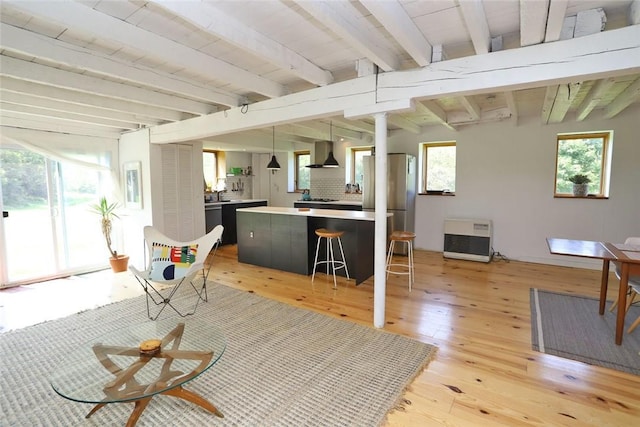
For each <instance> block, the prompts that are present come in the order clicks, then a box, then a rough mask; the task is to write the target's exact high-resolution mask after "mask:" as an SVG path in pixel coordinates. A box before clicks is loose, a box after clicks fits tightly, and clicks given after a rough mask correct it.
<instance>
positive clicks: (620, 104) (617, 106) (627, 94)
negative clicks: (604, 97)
mask: <svg viewBox="0 0 640 427" xmlns="http://www.w3.org/2000/svg"><path fill="white" fill-rule="evenodd" d="M639 98H640V79H638V80H636V81H635V82H633V83H632V84H631V85H629V87H628V88H626V89H625V90H624V91H623V92H622V93H621V94H620V95H618V97H617V98H616V99H614V100H613V102H611V104H609V105H608V106H607V107H606V108H605V114H604V117H605V118H606V119H610V118H612V117H613V116H615V115H617V114H619V113H620V112H621V111H622V110H624V109H625V108H627V107H628V106H629V105H631V103H633V102H636V101H637V100H638V99H639Z"/></svg>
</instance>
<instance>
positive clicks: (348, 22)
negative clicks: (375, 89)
mask: <svg viewBox="0 0 640 427" xmlns="http://www.w3.org/2000/svg"><path fill="white" fill-rule="evenodd" d="M296 4H298V6H300V7H301V8H302V9H304V10H305V11H306V12H307V13H309V14H310V15H311V16H313V17H314V18H315V19H317V20H318V21H319V22H321V23H322V24H323V25H325V26H326V27H328V28H329V29H331V31H333V32H334V33H336V34H337V35H339V36H340V37H341V38H342V39H343V40H345V41H346V42H347V43H349V44H350V45H351V46H353V47H354V49H356V50H357V51H358V52H360V53H361V54H362V55H363V56H365V57H366V58H369V59H370V60H371V61H372V62H373V63H374V64H376V65H377V66H378V67H380V68H381V69H382V70H384V71H391V70H397V69H398V68H399V66H400V60H399V58H398V57H397V56H396V54H395V53H394V52H393V48H392V46H391V45H390V44H389V42H388V41H387V40H386V39H385V38H384V37H383V36H382V35H381V34H380V33H379V32H378V30H377V29H376V28H375V27H373V25H371V24H370V23H368V22H367V21H365V20H362V19H360V15H359V14H358V12H357V11H356V10H354V6H353V5H352V4H351V3H350V2H349V1H346V0H334V1H325V0H316V1H309V0H296Z"/></svg>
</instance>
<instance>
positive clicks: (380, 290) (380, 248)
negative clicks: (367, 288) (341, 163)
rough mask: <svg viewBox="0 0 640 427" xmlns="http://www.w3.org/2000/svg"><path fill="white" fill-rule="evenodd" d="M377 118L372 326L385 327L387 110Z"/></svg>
mask: <svg viewBox="0 0 640 427" xmlns="http://www.w3.org/2000/svg"><path fill="white" fill-rule="evenodd" d="M374 118H375V120H376V134H375V137H376V146H375V149H376V167H375V173H376V175H375V176H376V194H375V195H376V205H375V224H376V225H375V238H374V243H375V250H374V270H373V326H375V327H376V328H382V327H384V323H385V319H384V311H385V303H386V288H387V273H386V259H387V113H377V114H374Z"/></svg>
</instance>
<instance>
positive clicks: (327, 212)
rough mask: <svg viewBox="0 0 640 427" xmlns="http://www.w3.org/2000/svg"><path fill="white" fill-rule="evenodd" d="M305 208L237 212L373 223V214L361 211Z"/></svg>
mask: <svg viewBox="0 0 640 427" xmlns="http://www.w3.org/2000/svg"><path fill="white" fill-rule="evenodd" d="M301 209H306V208H282V207H277V206H258V207H255V208H241V209H238V210H237V212H254V213H266V214H277V215H296V216H315V217H323V218H337V219H354V220H361V221H375V212H362V211H340V210H335V209H309V210H301ZM391 216H393V214H392V213H387V217H391Z"/></svg>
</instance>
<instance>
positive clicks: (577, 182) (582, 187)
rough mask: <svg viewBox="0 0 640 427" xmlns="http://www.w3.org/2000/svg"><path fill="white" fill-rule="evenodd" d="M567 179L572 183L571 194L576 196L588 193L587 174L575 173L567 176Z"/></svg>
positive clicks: (588, 180)
mask: <svg viewBox="0 0 640 427" xmlns="http://www.w3.org/2000/svg"><path fill="white" fill-rule="evenodd" d="M569 181H571V182H572V183H573V195H574V196H578V197H586V196H587V194H588V193H589V183H590V182H591V180H590V179H589V177H588V176H587V175H584V174H581V173H577V174H575V175H573V176H570V177H569Z"/></svg>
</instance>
